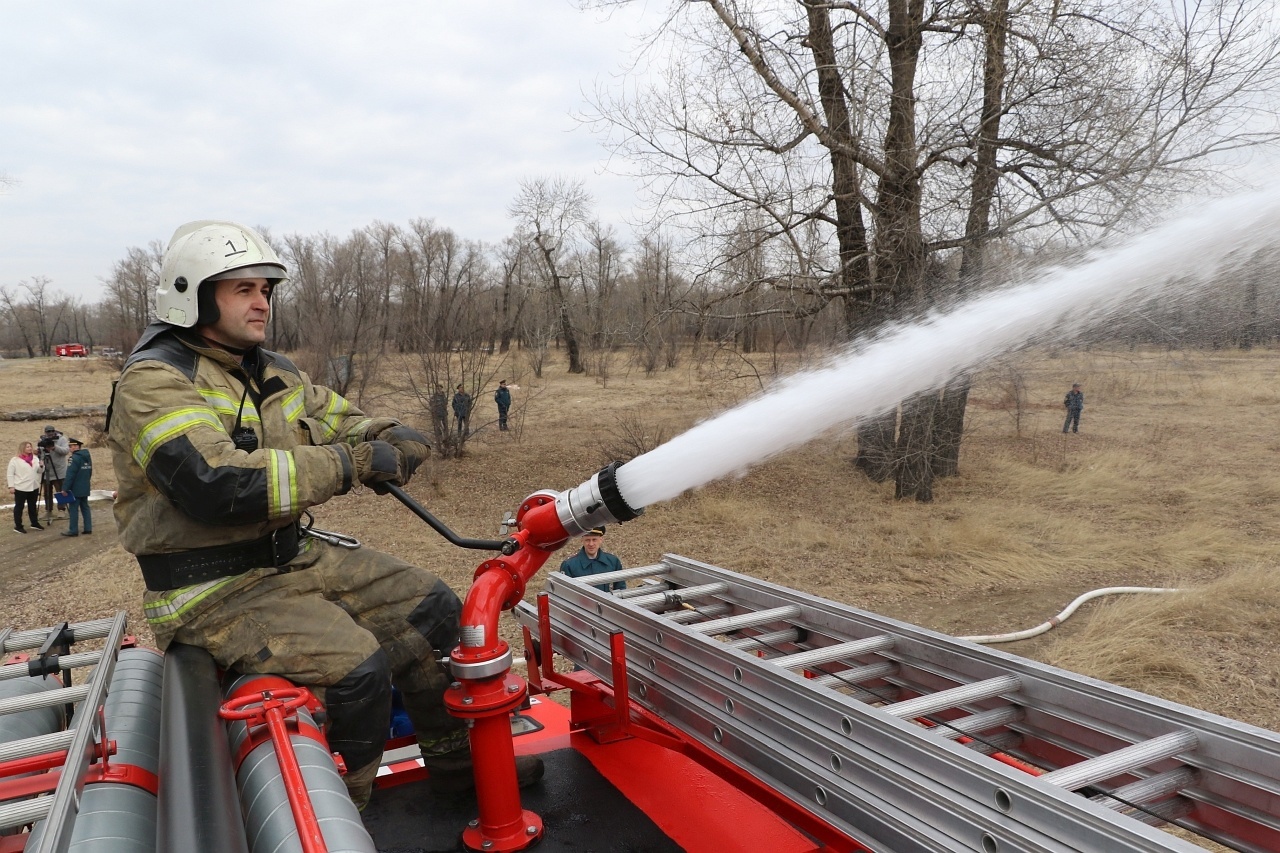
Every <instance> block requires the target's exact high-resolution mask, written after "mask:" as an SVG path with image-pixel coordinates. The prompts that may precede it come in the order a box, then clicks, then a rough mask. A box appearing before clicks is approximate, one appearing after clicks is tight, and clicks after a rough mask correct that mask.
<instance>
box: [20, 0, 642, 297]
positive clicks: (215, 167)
mask: <svg viewBox="0 0 1280 853" xmlns="http://www.w3.org/2000/svg"><path fill="white" fill-rule="evenodd" d="M643 12H644V6H643V4H641V5H640V6H638V7H637V8H636V9H633V10H631V9H627V10H623V11H621V12H615V13H614V14H613V15H611V16H610V17H609V18H608V19H601V18H600V17H599V16H597V15H594V14H591V13H584V12H581V11H579V10H578V9H577V8H576V7H575V6H573V5H571V4H570V3H568V2H567V0H566V2H549V0H542V2H537V3H528V2H520V1H519V0H499V1H497V2H485V3H475V2H464V0H448V1H447V2H444V0H436V2H430V3H422V2H408V0H401V2H380V3H377V4H362V5H360V6H357V5H355V4H350V3H337V2H302V0H282V1H281V2H273V3H255V2H248V0H236V2H224V3H219V4H215V5H212V6H203V7H199V6H191V5H189V4H173V3H162V2H159V0H146V1H145V2H144V0H134V2H123V0H122V2H116V3H110V4H105V3H99V2H93V0H80V2H64V3H58V4H35V3H33V4H7V5H6V9H5V18H6V20H5V26H4V27H3V29H0V74H3V77H4V79H6V80H8V81H13V82H12V84H11V85H9V86H7V91H6V97H5V99H4V100H3V101H0V172H2V173H4V174H7V175H8V176H9V177H10V178H12V179H14V180H15V181H16V182H17V183H16V184H15V185H14V186H12V187H10V188H9V189H7V190H3V191H0V235H2V236H0V284H8V285H12V284H15V283H17V282H18V281H19V280H22V279H29V278H31V277H32V276H36V275H46V276H49V277H50V278H52V279H53V282H54V286H55V287H57V288H59V289H61V290H63V291H65V292H68V293H71V294H74V295H76V296H79V297H82V298H85V299H87V300H90V301H92V300H94V299H96V298H97V294H98V288H97V285H96V282H97V280H98V279H99V278H100V277H102V276H105V275H106V274H107V273H108V272H109V271H110V268H111V265H112V263H113V262H114V261H116V260H118V259H119V258H121V257H123V255H124V251H125V249H126V248H127V247H128V246H135V245H136V246H141V245H145V244H147V243H148V242H150V241H151V240H155V239H165V238H167V237H168V235H169V233H171V231H172V229H173V228H174V227H176V226H177V225H178V224H180V223H181V222H183V221H186V220H188V219H201V218H210V217H215V218H224V217H227V218H233V219H240V220H243V221H246V222H250V223H255V224H262V225H268V226H270V227H271V228H272V230H273V231H274V232H275V233H277V234H283V233H290V232H317V231H328V232H330V233H335V234H342V233H345V232H347V231H349V230H351V229H352V228H356V227H359V226H362V225H365V224H367V223H369V222H372V221H374V220H383V221H390V222H406V221H408V220H409V219H411V218H414V217H430V218H434V219H435V220H436V221H437V222H439V223H441V224H443V225H447V226H449V227H451V228H453V229H454V230H456V231H458V232H459V233H460V234H461V235H463V236H465V237H469V238H479V239H498V238H500V237H501V236H502V235H503V234H505V233H507V232H508V231H509V230H510V222H509V221H508V219H507V216H506V212H505V211H506V206H507V203H508V202H509V201H510V200H511V198H512V197H513V196H514V195H515V193H516V191H517V188H518V184H519V181H520V180H521V179H523V178H526V177H530V176H534V175H546V174H566V175H572V176H574V177H579V178H582V179H583V180H584V181H585V182H586V184H587V187H588V189H589V190H590V191H592V192H593V193H594V194H595V195H596V196H597V199H598V201H599V204H600V207H599V212H600V214H601V216H602V217H603V218H605V219H606V220H609V221H615V222H617V221H620V220H621V218H622V216H623V215H625V212H626V211H627V210H628V209H629V208H630V207H631V206H632V205H633V204H634V193H635V187H634V185H633V184H631V183H630V182H629V181H627V180H624V179H622V178H616V177H612V176H608V175H602V174H601V171H602V168H603V164H604V163H605V161H606V160H607V153H606V152H605V151H604V150H603V149H602V148H600V146H599V145H598V143H597V140H596V139H595V138H594V137H593V136H592V134H591V133H590V132H589V131H588V130H587V129H586V128H582V127H578V126H577V125H576V123H575V122H574V121H573V119H572V118H571V113H573V112H574V111H576V110H579V109H581V107H582V103H583V98H582V92H583V91H584V90H590V89H592V88H593V87H594V84H595V81H596V79H597V78H601V77H605V76H607V75H608V74H610V73H611V72H612V71H613V70H614V69H616V68H617V67H618V66H619V65H620V64H621V63H622V62H624V61H625V58H626V54H625V51H626V50H627V49H628V47H629V44H628V41H627V37H628V35H630V34H631V33H633V32H635V31H636V30H637V29H638V27H639V24H638V19H639V17H640V16H641V15H642V14H643Z"/></svg>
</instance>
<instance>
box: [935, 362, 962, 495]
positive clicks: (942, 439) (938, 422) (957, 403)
mask: <svg viewBox="0 0 1280 853" xmlns="http://www.w3.org/2000/svg"><path fill="white" fill-rule="evenodd" d="M970 380H971V377H970V376H969V374H967V373H965V374H962V375H960V376H957V377H956V378H954V379H952V380H951V381H950V382H948V383H947V386H946V387H945V388H943V389H942V399H941V400H940V401H939V402H938V406H937V408H936V409H935V415H934V419H933V458H932V460H931V467H932V469H933V475H934V476H935V477H954V476H956V475H957V474H959V473H960V442H961V440H962V439H963V438H964V410H965V407H966V405H967V404H968V402H969V387H970Z"/></svg>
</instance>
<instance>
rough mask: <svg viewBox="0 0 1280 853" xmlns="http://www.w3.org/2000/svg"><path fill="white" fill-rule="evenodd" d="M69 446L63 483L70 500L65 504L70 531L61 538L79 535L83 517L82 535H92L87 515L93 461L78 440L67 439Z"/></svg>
mask: <svg viewBox="0 0 1280 853" xmlns="http://www.w3.org/2000/svg"><path fill="white" fill-rule="evenodd" d="M67 443H68V444H70V445H71V461H70V462H68V463H67V479H66V481H65V482H64V483H63V486H64V487H65V490H66V491H65V494H67V495H69V496H71V498H72V500H71V502H70V503H69V504H67V514H68V515H70V516H71V529H70V530H64V531H63V532H62V535H63V536H79V535H80V519H79V517H78V516H83V517H84V535H85V536H88V535H89V534H90V533H93V516H92V515H90V514H89V480H90V479H91V478H92V477H93V459H92V457H90V456H89V451H88V450H85V447H84V442H82V441H81V440H80V439H78V438H72V439H68V440H67Z"/></svg>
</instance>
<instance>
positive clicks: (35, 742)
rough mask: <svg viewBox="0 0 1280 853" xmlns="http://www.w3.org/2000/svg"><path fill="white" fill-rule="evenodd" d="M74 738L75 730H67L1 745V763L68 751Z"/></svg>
mask: <svg viewBox="0 0 1280 853" xmlns="http://www.w3.org/2000/svg"><path fill="white" fill-rule="evenodd" d="M74 736H75V730H73V729H65V730H63V731H60V732H50V733H49V734H47V735H36V736H35V737H28V738H23V739H22V740H12V741H9V742H8V743H0V761H14V760H16V759H19V758H30V757H31V756H33V755H44V754H45V753H46V752H56V751H58V750H59V749H66V748H67V747H68V746H70V745H71V738H72V737H74Z"/></svg>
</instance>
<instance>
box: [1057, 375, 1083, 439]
mask: <svg viewBox="0 0 1280 853" xmlns="http://www.w3.org/2000/svg"><path fill="white" fill-rule="evenodd" d="M1062 405H1063V407H1065V408H1066V410H1067V419H1066V420H1065V421H1063V422H1062V432H1063V433H1064V434H1065V433H1066V431H1067V427H1071V431H1072V432H1079V431H1080V412H1082V411H1083V410H1084V392H1083V391H1081V390H1080V383H1079V382H1076V383H1075V384H1073V385H1072V386H1071V390H1070V391H1068V392H1067V396H1066V397H1064V398H1063V399H1062Z"/></svg>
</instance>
